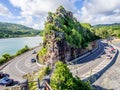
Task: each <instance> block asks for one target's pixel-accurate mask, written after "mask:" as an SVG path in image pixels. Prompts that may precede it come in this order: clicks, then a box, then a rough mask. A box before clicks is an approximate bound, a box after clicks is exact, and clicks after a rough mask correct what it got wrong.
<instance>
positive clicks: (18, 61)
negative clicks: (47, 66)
mask: <svg viewBox="0 0 120 90" xmlns="http://www.w3.org/2000/svg"><path fill="white" fill-rule="evenodd" d="M39 50H40V47H36V48H35V49H33V50H31V51H28V52H26V53H24V54H22V55H20V56H18V57H16V58H14V59H13V61H12V62H11V63H10V64H8V65H7V66H6V67H5V68H4V69H2V71H3V72H4V73H7V74H9V75H10V78H12V79H14V80H15V81H19V82H22V81H23V80H24V79H23V78H22V76H23V75H25V74H27V73H31V72H33V71H35V70H38V69H39V68H40V66H38V65H37V64H36V63H31V59H32V58H36V54H32V53H33V51H36V52H38V51H39Z"/></svg>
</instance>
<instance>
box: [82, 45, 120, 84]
mask: <svg viewBox="0 0 120 90" xmlns="http://www.w3.org/2000/svg"><path fill="white" fill-rule="evenodd" d="M114 48H116V46H114ZM116 49H117V48H116ZM118 53H119V51H118V50H116V53H115V55H114V57H113V58H112V60H111V62H109V63H108V64H107V65H106V66H105V67H104V68H102V69H101V70H100V71H98V72H96V73H95V74H93V75H90V76H89V77H87V78H85V79H83V81H90V83H91V84H92V83H94V82H95V81H96V80H97V79H98V78H99V77H100V76H101V75H102V74H103V73H104V72H105V71H106V70H108V69H109V68H110V67H111V66H112V65H113V64H114V63H115V61H116V59H117V56H118Z"/></svg>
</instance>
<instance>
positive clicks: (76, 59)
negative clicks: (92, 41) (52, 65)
mask: <svg viewBox="0 0 120 90" xmlns="http://www.w3.org/2000/svg"><path fill="white" fill-rule="evenodd" d="M99 42H100V41H97V46H96V48H94V49H93V50H92V51H90V52H87V53H86V54H84V55H82V56H80V57H78V58H75V59H73V60H72V61H67V62H66V63H67V64H73V63H75V62H77V61H78V60H80V59H82V58H84V57H86V56H88V55H90V54H91V52H94V51H96V50H97V49H98V48H99V47H100V45H99Z"/></svg>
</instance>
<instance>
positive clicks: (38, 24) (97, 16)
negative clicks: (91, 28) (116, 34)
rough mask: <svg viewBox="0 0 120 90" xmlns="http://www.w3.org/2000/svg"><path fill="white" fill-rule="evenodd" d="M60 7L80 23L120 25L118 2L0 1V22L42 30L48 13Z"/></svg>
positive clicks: (77, 0)
mask: <svg viewBox="0 0 120 90" xmlns="http://www.w3.org/2000/svg"><path fill="white" fill-rule="evenodd" d="M60 5H62V6H63V7H64V8H65V9H66V10H70V11H72V12H73V14H74V17H76V18H77V20H78V21H80V22H86V23H90V24H92V25H94V24H110V23H120V0H0V22H9V23H17V24H22V25H25V26H28V27H32V28H34V29H38V30H41V29H43V28H44V22H45V20H46V17H47V14H48V12H55V10H56V9H57V8H58V7H59V6H60Z"/></svg>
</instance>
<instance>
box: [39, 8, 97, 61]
mask: <svg viewBox="0 0 120 90" xmlns="http://www.w3.org/2000/svg"><path fill="white" fill-rule="evenodd" d="M90 28H91V25H89V24H85V23H82V24H80V22H78V21H77V19H76V18H75V17H74V16H73V13H72V12H70V11H66V10H65V9H64V8H63V7H62V6H60V7H59V8H58V9H57V10H56V12H55V13H51V12H49V13H48V17H47V21H46V22H45V29H44V36H43V38H44V40H43V48H42V50H41V51H40V52H39V61H40V62H41V63H45V62H49V63H55V62H56V61H57V60H61V61H63V62H66V61H70V60H72V59H74V58H76V57H78V56H79V55H81V54H82V53H84V52H86V50H85V48H86V47H87V46H88V43H89V42H91V41H93V40H95V39H96V36H95V35H94V34H93V33H92V32H91V30H90ZM83 49H84V50H83Z"/></svg>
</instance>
